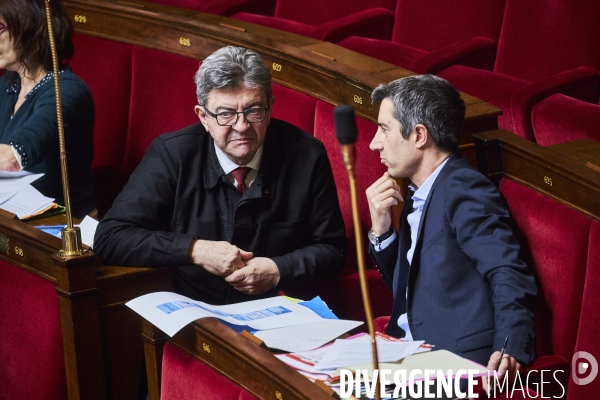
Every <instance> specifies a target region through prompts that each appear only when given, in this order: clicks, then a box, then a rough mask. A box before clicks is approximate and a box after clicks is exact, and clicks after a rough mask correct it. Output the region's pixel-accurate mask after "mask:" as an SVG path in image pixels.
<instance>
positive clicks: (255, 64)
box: [194, 46, 272, 105]
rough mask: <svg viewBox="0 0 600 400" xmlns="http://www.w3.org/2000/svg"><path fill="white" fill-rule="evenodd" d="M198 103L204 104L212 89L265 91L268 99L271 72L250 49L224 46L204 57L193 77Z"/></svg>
mask: <svg viewBox="0 0 600 400" xmlns="http://www.w3.org/2000/svg"><path fill="white" fill-rule="evenodd" d="M194 81H195V82H196V96H197V97H198V104H200V105H205V104H206V101H207V99H208V94H209V93H210V92H211V91H212V90H215V89H226V88H234V89H235V88H241V87H246V88H248V89H260V88H263V89H265V92H266V94H267V99H270V98H271V94H272V92H271V73H270V72H269V68H267V66H266V65H265V63H264V62H263V60H262V58H260V56H259V55H258V54H257V53H256V52H255V51H252V50H249V49H245V48H243V47H234V46H227V47H223V48H220V49H219V50H217V51H215V52H214V53H212V54H211V55H210V56H208V57H207V58H206V59H205V60H204V61H203V62H202V65H200V68H199V69H198V72H196V75H194Z"/></svg>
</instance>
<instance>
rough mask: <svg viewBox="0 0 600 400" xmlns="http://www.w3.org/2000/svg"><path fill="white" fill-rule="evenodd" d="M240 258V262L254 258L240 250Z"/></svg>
mask: <svg viewBox="0 0 600 400" xmlns="http://www.w3.org/2000/svg"><path fill="white" fill-rule="evenodd" d="M240 256H241V257H242V260H249V259H251V258H252V257H254V253H252V252H251V251H246V250H242V249H240Z"/></svg>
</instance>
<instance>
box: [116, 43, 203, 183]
mask: <svg viewBox="0 0 600 400" xmlns="http://www.w3.org/2000/svg"><path fill="white" fill-rule="evenodd" d="M198 67H199V62H198V61H196V60H193V59H191V58H186V57H182V56H178V55H175V54H170V53H165V52H162V51H158V50H153V49H148V48H145V47H135V48H134V49H133V67H132V85H131V109H130V111H129V130H128V132H129V133H128V137H127V146H126V149H125V161H124V163H123V169H122V170H123V175H124V176H125V177H128V176H129V175H130V174H131V172H132V171H133V170H134V169H135V167H136V166H137V165H138V164H139V163H140V161H141V160H142V157H143V156H144V154H145V152H146V149H147V148H148V146H149V145H150V143H151V142H152V141H153V140H154V139H155V138H156V137H157V136H159V135H160V134H162V133H166V132H172V131H176V130H178V129H181V128H184V127H186V126H188V125H190V124H193V123H197V122H199V120H198V117H197V116H196V114H195V113H194V106H195V105H196V104H198V100H197V98H196V89H195V84H194V79H193V77H194V74H195V73H196V71H197V70H198Z"/></svg>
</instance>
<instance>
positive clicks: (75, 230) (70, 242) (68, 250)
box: [45, 0, 85, 257]
mask: <svg viewBox="0 0 600 400" xmlns="http://www.w3.org/2000/svg"><path fill="white" fill-rule="evenodd" d="M45 3H46V22H47V24H48V38H49V39H50V49H51V51H52V67H53V70H54V91H55V93H56V121H57V123H58V143H59V148H60V171H61V175H62V185H63V196H64V198H65V209H66V217H67V226H66V228H63V229H62V230H61V234H62V243H63V249H62V250H61V251H60V252H59V254H60V256H61V257H75V256H80V255H82V254H83V253H84V252H85V251H84V250H83V245H82V242H81V231H80V230H79V227H74V226H73V217H72V215H71V199H70V196H69V177H68V174H67V152H66V150H65V130H64V125H63V119H62V102H61V96H60V77H59V73H58V72H59V71H58V55H57V53H56V43H55V41H54V30H53V29H52V13H51V10H50V4H51V2H50V0H46V1H45Z"/></svg>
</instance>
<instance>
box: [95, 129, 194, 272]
mask: <svg viewBox="0 0 600 400" xmlns="http://www.w3.org/2000/svg"><path fill="white" fill-rule="evenodd" d="M179 168H180V166H179V165H178V164H177V163H176V162H174V161H173V160H172V159H171V158H170V156H169V152H168V150H167V149H166V147H165V145H164V142H163V141H162V140H161V138H160V137H159V138H157V139H155V140H154V141H153V142H152V144H151V145H150V147H149V148H148V151H147V152H146V154H145V155H144V158H143V160H142V162H141V163H140V165H139V166H138V167H137V168H136V170H135V171H134V172H133V174H132V175H131V178H130V179H129V182H128V183H127V185H126V186H125V188H124V189H123V191H122V192H121V194H120V195H119V196H118V197H117V199H116V200H115V202H114V204H113V207H112V208H111V209H110V210H109V211H108V213H107V214H106V216H105V217H104V218H103V219H102V221H101V222H100V224H99V225H98V228H97V230H96V235H95V237H94V251H95V252H96V253H97V254H98V257H99V258H100V260H101V261H102V262H103V263H104V264H113V265H115V264H116V265H137V266H139V265H143V266H146V267H166V266H172V265H185V264H189V248H190V244H191V242H192V240H193V239H194V235H190V234H182V233H174V232H170V230H171V229H170V227H169V225H170V221H171V220H172V216H173V212H174V211H173V210H174V202H175V191H176V185H177V176H178V171H179Z"/></svg>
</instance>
